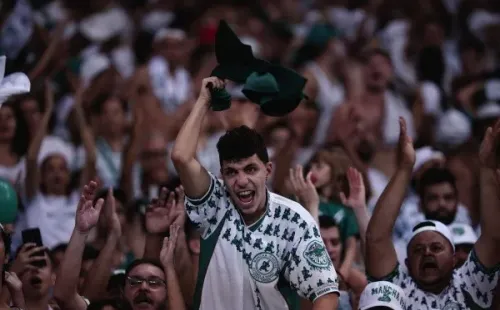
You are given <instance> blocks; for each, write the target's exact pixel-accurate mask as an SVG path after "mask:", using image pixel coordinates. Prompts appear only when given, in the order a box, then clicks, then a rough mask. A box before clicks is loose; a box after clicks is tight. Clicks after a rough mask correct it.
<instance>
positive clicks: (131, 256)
mask: <svg viewBox="0 0 500 310" xmlns="http://www.w3.org/2000/svg"><path fill="white" fill-rule="evenodd" d="M134 260H135V256H134V253H133V252H128V253H127V254H126V255H125V261H124V262H123V263H121V264H120V266H119V267H118V268H116V269H123V270H126V269H127V268H128V266H129V265H130V264H132V262H133V261H134Z"/></svg>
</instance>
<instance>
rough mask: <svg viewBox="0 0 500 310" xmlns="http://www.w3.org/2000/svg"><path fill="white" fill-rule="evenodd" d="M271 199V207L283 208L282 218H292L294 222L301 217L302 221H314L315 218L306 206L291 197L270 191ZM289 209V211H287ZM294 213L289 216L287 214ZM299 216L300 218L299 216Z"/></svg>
mask: <svg viewBox="0 0 500 310" xmlns="http://www.w3.org/2000/svg"><path fill="white" fill-rule="evenodd" d="M269 201H270V206H271V209H275V208H277V207H280V208H281V209H282V212H283V213H282V214H283V215H282V217H281V219H282V220H286V219H288V220H291V221H292V222H296V221H297V220H298V219H301V220H302V221H306V222H307V224H310V223H314V222H315V221H314V218H313V217H312V215H311V214H310V213H309V211H307V209H306V208H304V207H303V206H302V205H301V204H300V203H298V202H295V201H293V200H291V199H288V198H286V197H283V196H281V195H278V194H276V193H271V192H270V193H269ZM286 210H288V211H286ZM287 213H289V214H291V213H293V215H291V216H290V215H289V216H287V215H286V214H287ZM297 217H298V218H297Z"/></svg>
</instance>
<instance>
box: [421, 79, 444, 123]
mask: <svg viewBox="0 0 500 310" xmlns="http://www.w3.org/2000/svg"><path fill="white" fill-rule="evenodd" d="M420 96H421V98H422V103H423V106H424V113H425V114H426V115H432V116H439V115H440V114H441V112H442V110H441V90H440V89H439V87H438V86H437V85H436V84H434V83H432V82H423V83H422V85H421V86H420Z"/></svg>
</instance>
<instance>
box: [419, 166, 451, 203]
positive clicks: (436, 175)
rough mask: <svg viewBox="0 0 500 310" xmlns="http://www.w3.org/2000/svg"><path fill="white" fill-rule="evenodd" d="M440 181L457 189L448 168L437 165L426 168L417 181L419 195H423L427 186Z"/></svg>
mask: <svg viewBox="0 0 500 310" xmlns="http://www.w3.org/2000/svg"><path fill="white" fill-rule="evenodd" d="M441 183H448V184H450V185H451V186H452V187H453V189H454V191H455V192H456V191H457V186H456V179H455V176H454V175H453V174H452V173H451V171H450V170H448V169H446V168H437V167H433V168H429V169H427V171H425V172H424V173H423V174H422V176H421V177H420V180H419V181H418V183H417V190H418V193H419V195H420V197H423V196H424V195H425V190H426V188H427V187H429V186H432V185H436V184H441Z"/></svg>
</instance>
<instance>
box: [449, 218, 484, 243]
mask: <svg viewBox="0 0 500 310" xmlns="http://www.w3.org/2000/svg"><path fill="white" fill-rule="evenodd" d="M448 227H449V228H450V231H451V234H452V235H453V242H454V243H455V245H461V244H475V243H476V241H477V235H476V232H475V231H474V229H473V228H472V227H471V226H470V225H467V224H460V223H453V224H451V225H450V226H448Z"/></svg>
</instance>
